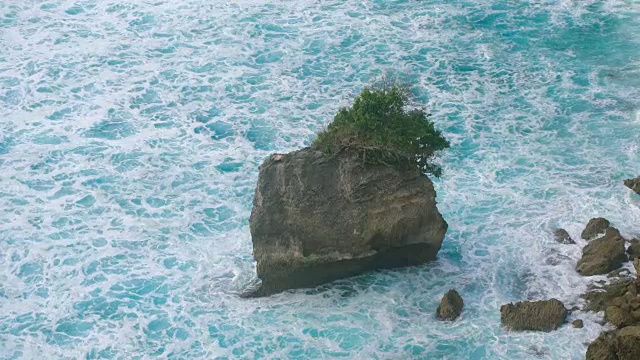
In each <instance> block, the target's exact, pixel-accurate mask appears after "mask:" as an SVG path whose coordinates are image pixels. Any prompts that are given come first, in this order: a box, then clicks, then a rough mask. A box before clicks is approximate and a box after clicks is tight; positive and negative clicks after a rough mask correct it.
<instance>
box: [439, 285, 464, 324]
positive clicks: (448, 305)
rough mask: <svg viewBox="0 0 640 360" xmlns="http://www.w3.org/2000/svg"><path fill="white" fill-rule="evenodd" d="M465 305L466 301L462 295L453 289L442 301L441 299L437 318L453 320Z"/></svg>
mask: <svg viewBox="0 0 640 360" xmlns="http://www.w3.org/2000/svg"><path fill="white" fill-rule="evenodd" d="M463 307H464V301H463V300H462V297H461V296H460V294H458V292H457V291H455V290H453V289H451V290H449V291H447V293H446V294H444V296H443V297H442V301H440V305H439V306H438V310H437V311H436V318H438V320H450V321H453V320H455V319H457V318H458V316H460V313H461V312H462V308H463Z"/></svg>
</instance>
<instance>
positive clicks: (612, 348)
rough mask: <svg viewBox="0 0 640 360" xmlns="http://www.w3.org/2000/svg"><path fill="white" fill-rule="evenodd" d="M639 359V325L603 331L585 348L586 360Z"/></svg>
mask: <svg viewBox="0 0 640 360" xmlns="http://www.w3.org/2000/svg"><path fill="white" fill-rule="evenodd" d="M638 359H640V326H628V327H625V328H624V329H622V330H619V331H614V332H604V333H602V334H600V336H599V337H598V338H597V339H596V340H595V341H593V342H592V343H591V344H590V345H589V348H588V349H587V360H638Z"/></svg>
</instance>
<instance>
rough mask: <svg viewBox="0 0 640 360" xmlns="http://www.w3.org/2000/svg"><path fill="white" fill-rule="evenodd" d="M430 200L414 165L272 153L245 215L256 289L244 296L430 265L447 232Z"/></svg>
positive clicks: (310, 152) (351, 155)
mask: <svg viewBox="0 0 640 360" xmlns="http://www.w3.org/2000/svg"><path fill="white" fill-rule="evenodd" d="M435 198H436V193H435V190H434V188H433V184H432V182H431V180H430V179H429V178H428V177H427V176H426V175H424V174H423V173H422V172H420V170H419V169H418V168H417V167H416V168H404V169H399V168H397V167H393V166H387V165H384V164H372V163H367V162H364V161H363V160H362V158H361V156H359V155H358V154H356V153H355V152H353V151H348V150H345V151H341V152H339V153H337V154H331V155H329V154H326V153H325V152H322V151H318V150H315V149H312V148H305V149H302V150H299V151H294V152H292V153H289V154H276V155H271V156H270V157H269V158H268V159H267V160H266V161H265V162H264V163H263V164H262V165H261V166H260V172H259V178H258V185H257V188H256V192H255V198H254V202H253V209H252V211H251V218H250V228H251V236H252V241H253V256H254V258H255V260H256V262H257V275H258V277H259V278H260V280H261V281H262V283H261V286H260V287H259V288H258V289H257V290H256V291H254V292H253V293H252V294H249V296H266V295H270V294H274V293H278V292H281V291H284V290H287V289H294V288H306V287H314V286H317V285H320V284H324V283H327V282H331V281H333V280H337V279H341V278H345V277H349V276H353V275H357V274H361V273H364V272H366V271H370V270H376V269H386V268H395V267H404V266H412V265H418V264H422V263H425V262H427V261H431V260H434V259H435V258H436V255H437V254H438V251H439V250H440V247H441V245H442V240H443V238H444V236H445V233H446V231H447V223H446V222H445V221H444V219H443V218H442V215H441V214H440V212H439V211H438V209H437V207H436V200H435Z"/></svg>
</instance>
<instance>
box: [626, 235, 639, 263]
mask: <svg viewBox="0 0 640 360" xmlns="http://www.w3.org/2000/svg"><path fill="white" fill-rule="evenodd" d="M630 242H631V245H629V247H628V248H627V254H629V260H633V259H635V258H640V240H638V239H633V240H631V241H630Z"/></svg>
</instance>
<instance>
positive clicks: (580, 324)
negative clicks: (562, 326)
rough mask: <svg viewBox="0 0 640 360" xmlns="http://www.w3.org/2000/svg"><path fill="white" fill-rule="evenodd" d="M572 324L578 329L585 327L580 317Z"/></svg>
mask: <svg viewBox="0 0 640 360" xmlns="http://www.w3.org/2000/svg"><path fill="white" fill-rule="evenodd" d="M571 325H573V327H574V328H576V329H582V328H583V327H584V322H583V321H582V320H580V319H578V320H574V321H573V322H572V323H571Z"/></svg>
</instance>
